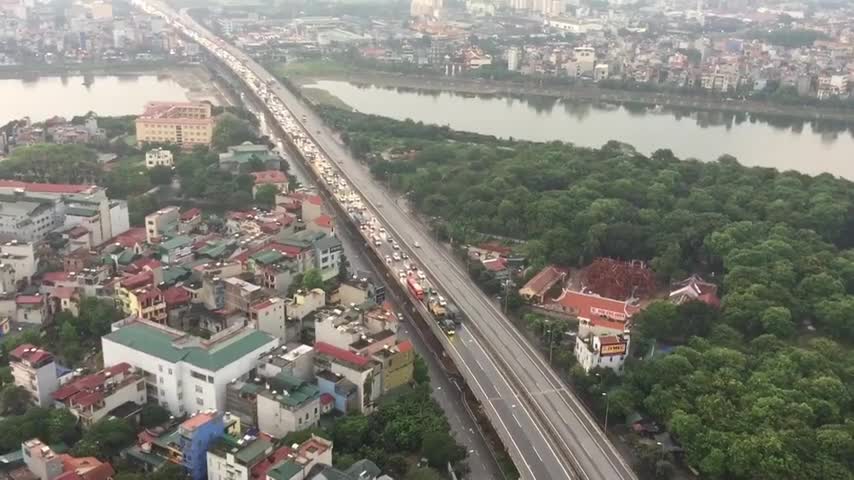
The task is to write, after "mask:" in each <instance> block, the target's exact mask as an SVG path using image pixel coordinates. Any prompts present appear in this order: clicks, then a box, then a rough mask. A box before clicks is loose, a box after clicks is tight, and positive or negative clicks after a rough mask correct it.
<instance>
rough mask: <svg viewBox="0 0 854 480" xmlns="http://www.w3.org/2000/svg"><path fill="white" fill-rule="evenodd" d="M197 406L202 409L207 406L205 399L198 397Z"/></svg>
mask: <svg viewBox="0 0 854 480" xmlns="http://www.w3.org/2000/svg"><path fill="white" fill-rule="evenodd" d="M196 405H198V406H200V407H202V406H204V405H205V399H203V398H202V397H196Z"/></svg>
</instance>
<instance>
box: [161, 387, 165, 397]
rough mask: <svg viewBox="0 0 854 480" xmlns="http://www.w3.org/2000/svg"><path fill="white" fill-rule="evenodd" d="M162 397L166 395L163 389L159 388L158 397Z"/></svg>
mask: <svg viewBox="0 0 854 480" xmlns="http://www.w3.org/2000/svg"><path fill="white" fill-rule="evenodd" d="M163 395H166V390H163V389H162V388H161V389H160V396H161V397H162V396H163Z"/></svg>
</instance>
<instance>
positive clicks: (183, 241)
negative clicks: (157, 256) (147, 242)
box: [160, 235, 193, 250]
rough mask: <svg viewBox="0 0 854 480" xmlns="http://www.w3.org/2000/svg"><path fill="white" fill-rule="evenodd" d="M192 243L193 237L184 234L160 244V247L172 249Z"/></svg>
mask: <svg viewBox="0 0 854 480" xmlns="http://www.w3.org/2000/svg"><path fill="white" fill-rule="evenodd" d="M191 243H193V239H192V238H190V237H188V236H186V235H178V236H177V237H172V238H170V239H169V240H166V241H165V242H163V243H161V244H160V248H162V249H164V250H174V249H176V248H181V247H184V246H186V245H189V244H191Z"/></svg>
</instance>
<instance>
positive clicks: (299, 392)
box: [256, 374, 321, 438]
mask: <svg viewBox="0 0 854 480" xmlns="http://www.w3.org/2000/svg"><path fill="white" fill-rule="evenodd" d="M266 381H267V382H268V383H267V387H266V388H262V389H261V390H260V391H259V392H258V395H257V397H256V401H257V402H258V428H259V429H260V430H261V431H262V432H264V433H266V434H268V435H271V436H273V437H276V438H283V437H284V436H285V435H287V434H289V433H291V432H296V431H299V430H304V429H306V428H311V427H313V426H315V425H317V422H318V421H319V420H320V414H321V411H320V391H319V389H318V388H317V385H314V384H313V383H308V382H305V381H303V380H300V379H298V378H296V377H292V376H290V375H287V374H279V375H277V376H275V377H272V378H269V379H267V380H266Z"/></svg>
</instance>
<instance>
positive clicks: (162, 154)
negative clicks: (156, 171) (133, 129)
mask: <svg viewBox="0 0 854 480" xmlns="http://www.w3.org/2000/svg"><path fill="white" fill-rule="evenodd" d="M174 166H175V160H174V158H173V156H172V152H171V151H169V150H166V149H165V148H154V149H152V150H149V151H147V152H145V168H149V169H151V168H154V167H170V168H171V167H174Z"/></svg>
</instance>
